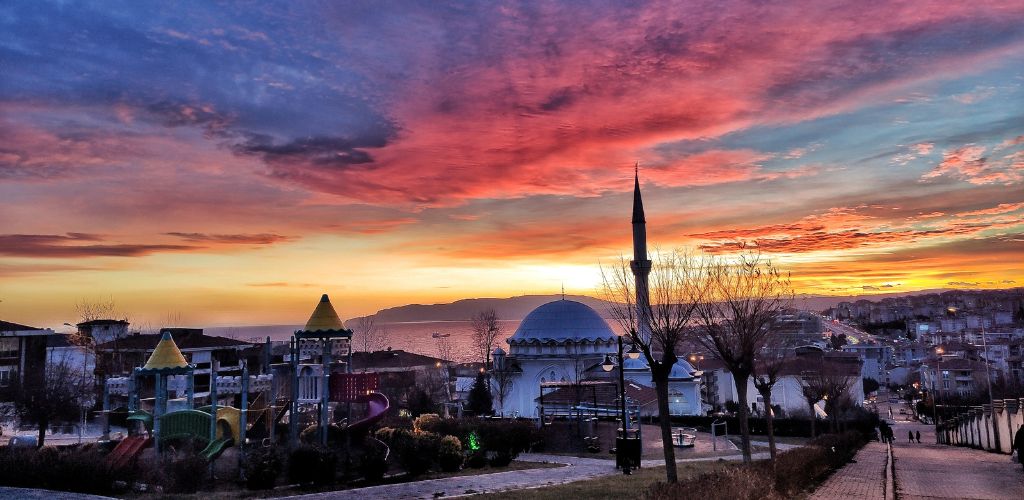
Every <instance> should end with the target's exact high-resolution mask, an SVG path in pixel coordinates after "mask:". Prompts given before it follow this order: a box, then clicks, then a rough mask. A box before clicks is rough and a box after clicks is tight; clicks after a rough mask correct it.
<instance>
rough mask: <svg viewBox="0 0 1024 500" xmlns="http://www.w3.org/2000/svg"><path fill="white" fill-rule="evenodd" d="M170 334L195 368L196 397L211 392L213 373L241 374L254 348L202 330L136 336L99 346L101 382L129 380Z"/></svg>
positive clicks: (97, 357) (161, 331) (169, 329)
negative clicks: (116, 378) (247, 352)
mask: <svg viewBox="0 0 1024 500" xmlns="http://www.w3.org/2000/svg"><path fill="white" fill-rule="evenodd" d="M165 332H166V333H170V335H171V337H172V338H173V339H174V343H175V344H177V346H178V348H179V349H180V350H181V353H182V355H184V356H185V359H186V360H187V361H188V362H189V364H191V365H195V367H196V369H195V372H194V373H195V390H196V393H197V394H198V393H201V392H206V391H209V387H210V373H211V372H212V371H214V370H216V371H218V372H231V371H239V372H240V371H241V369H242V367H241V366H240V364H239V361H240V360H241V359H243V357H244V356H243V352H244V351H245V350H246V349H249V348H251V347H252V346H253V344H250V343H249V342H243V341H241V340H236V339H232V338H228V337H217V336H213V335H204V334H203V329H202V328H162V329H161V330H160V333H157V334H140V333H133V334H131V335H128V336H127V337H121V338H114V340H111V341H109V342H105V343H102V344H99V345H97V346H96V373H97V376H98V377H100V378H101V379H104V378H105V377H110V376H118V375H122V376H126V375H129V374H130V373H131V370H133V369H134V368H135V367H137V366H142V365H144V364H145V363H146V360H147V359H149V356H150V354H152V352H153V349H155V348H156V345H157V344H158V343H159V342H160V339H161V337H162V336H163V334H164V333H165Z"/></svg>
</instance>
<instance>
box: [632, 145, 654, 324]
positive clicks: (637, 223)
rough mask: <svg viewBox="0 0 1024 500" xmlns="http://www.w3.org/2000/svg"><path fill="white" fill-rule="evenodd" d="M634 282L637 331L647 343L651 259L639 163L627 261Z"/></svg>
mask: <svg viewBox="0 0 1024 500" xmlns="http://www.w3.org/2000/svg"><path fill="white" fill-rule="evenodd" d="M629 268H630V269H632V270H633V279H634V280H635V282H636V308H637V320H638V323H639V325H638V328H639V331H638V333H639V334H640V338H641V339H642V340H643V341H644V342H645V343H649V342H650V338H651V331H650V328H649V327H648V321H647V312H646V311H647V306H648V305H649V304H650V301H651V297H650V292H649V291H648V286H647V275H648V274H650V273H651V261H650V260H648V258H647V219H645V218H644V202H643V199H641V197H640V164H639V163H637V164H636V166H635V170H634V171H633V260H631V261H630V262H629Z"/></svg>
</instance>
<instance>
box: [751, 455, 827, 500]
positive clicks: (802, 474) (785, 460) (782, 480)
mask: <svg viewBox="0 0 1024 500" xmlns="http://www.w3.org/2000/svg"><path fill="white" fill-rule="evenodd" d="M759 465H760V466H762V467H763V468H765V470H766V472H767V473H770V472H771V463H769V462H763V463H761V464H759ZM829 470H830V469H829V465H828V460H827V458H826V456H825V450H824V449H823V448H820V447H817V446H804V447H800V448H794V449H792V450H789V451H784V452H782V453H779V455H778V456H777V457H776V458H775V491H777V492H778V493H779V494H780V495H783V496H785V497H788V498H792V497H794V496H796V495H797V493H799V492H800V491H802V490H804V489H806V488H807V487H808V486H809V485H810V484H812V483H814V482H815V481H816V480H818V479H819V478H821V477H823V476H824V475H825V474H827V473H828V471H829Z"/></svg>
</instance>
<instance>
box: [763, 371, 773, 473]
mask: <svg viewBox="0 0 1024 500" xmlns="http://www.w3.org/2000/svg"><path fill="white" fill-rule="evenodd" d="M761 397H763V398H764V409H765V412H764V419H765V425H766V426H767V427H768V454H769V455H770V456H771V457H772V468H773V469H774V468H775V415H773V414H772V413H773V412H772V391H771V389H770V388H769V389H768V391H767V392H762V393H761Z"/></svg>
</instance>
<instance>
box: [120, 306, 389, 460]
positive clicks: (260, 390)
mask: <svg viewBox="0 0 1024 500" xmlns="http://www.w3.org/2000/svg"><path fill="white" fill-rule="evenodd" d="M351 338H352V331H351V330H348V329H345V327H344V324H343V323H342V322H341V319H340V318H339V317H338V315H337V313H336V312H335V310H334V307H333V306H332V305H331V303H330V299H329V298H328V297H327V295H326V294H324V295H323V296H322V297H321V299H320V302H319V304H317V307H316V309H315V310H314V311H313V314H312V315H311V316H310V318H309V321H307V323H306V325H305V327H304V328H303V329H302V330H298V331H296V332H294V334H293V337H292V339H291V341H290V342H289V359H288V360H287V361H288V362H286V363H278V364H273V365H269V364H266V363H265V364H264V365H265V366H263V369H264V370H266V369H269V370H270V371H271V373H262V374H256V375H250V374H249V367H248V364H247V363H243V364H242V372H241V375H240V376H221V375H218V373H217V369H216V368H215V367H212V368H211V373H210V384H209V392H208V393H203V394H198V395H197V394H196V392H195V367H194V366H193V365H191V364H189V363H188V362H187V360H186V359H185V356H184V355H182V353H181V350H180V349H179V348H178V346H177V344H176V343H175V341H174V338H173V336H172V335H171V334H170V332H165V333H164V334H163V336H162V337H161V339H160V341H159V343H158V344H157V346H156V348H155V349H154V351H153V353H152V355H151V356H150V358H149V360H148V361H147V362H146V364H145V365H144V366H142V367H139V368H135V369H134V370H133V371H132V374H131V376H129V377H113V378H109V379H107V380H106V383H105V384H104V391H103V410H104V428H103V438H102V439H103V440H109V435H110V414H111V397H112V396H118V397H124V398H127V409H128V415H129V416H128V417H127V422H128V424H129V429H130V431H129V436H128V437H126V438H124V439H122V440H121V441H120V442H119V443H118V444H117V446H116V447H114V449H113V450H112V451H111V452H110V454H109V455H108V456H107V458H106V460H107V463H108V464H109V465H110V466H111V467H114V468H118V467H125V466H127V465H129V464H131V463H132V462H133V461H134V460H136V459H137V457H139V456H140V455H141V454H142V452H143V450H145V449H146V448H148V447H150V446H152V447H153V448H154V449H155V450H156V452H157V454H159V453H160V452H161V451H163V449H164V446H165V444H166V443H167V442H170V441H174V440H180V439H191V440H193V441H195V442H198V443H204V444H205V448H203V450H202V451H201V452H199V454H200V456H202V457H204V458H206V459H207V460H209V461H211V462H212V461H214V460H216V459H217V458H218V457H219V456H220V455H221V454H222V453H223V452H224V451H225V450H227V449H228V448H229V447H232V446H237V447H238V449H239V453H238V458H239V464H241V463H242V460H244V450H245V447H246V445H247V444H249V443H259V444H261V445H263V446H273V445H276V444H278V443H279V441H285V443H284V444H286V445H288V446H294V445H295V444H297V443H298V434H299V427H300V425H303V426H309V425H314V424H315V425H316V426H317V429H318V436H317V437H318V441H319V442H320V444H321V445H326V444H327V442H328V440H327V438H328V427H329V425H331V424H341V428H342V430H343V431H344V432H345V434H346V436H347V439H346V446H348V443H349V442H350V441H351V439H350V438H351V435H352V434H355V433H362V432H365V431H367V430H368V429H369V428H370V427H371V426H372V425H373V424H374V423H376V422H377V421H379V420H380V419H381V418H383V416H384V415H385V413H386V412H387V411H388V410H389V409H390V404H389V402H388V399H387V397H385V396H384V395H383V394H381V393H380V392H377V385H378V380H377V376H376V374H373V373H366V374H352V373H351V369H350V367H351ZM268 342H269V340H268ZM335 360H341V361H335ZM150 380H152V386H151V387H152V391H153V398H152V404H151V405H149V407H148V408H143V404H144V403H145V402H146V401H144V400H143V399H142V397H141V396H142V393H143V389H144V388H145V389H149V387H150V386H149V385H148V384H147V382H149V381H150ZM172 394H173V396H174V397H173V398H172V397H170V396H171V395H172ZM250 395H255V397H253V398H252V399H250ZM225 396H227V397H230V398H231V399H234V398H235V397H236V396H238V397H239V399H240V405H239V406H240V408H235V407H233V406H229V405H221V404H220V400H221V398H223V397H225ZM197 399H203V400H207V402H208V404H206V405H205V406H202V407H198V408H197V407H196V406H195V405H196V400H197ZM353 403H360V404H365V406H366V413H365V415H364V416H363V417H362V418H361V419H359V420H355V421H353V419H352V404H353ZM341 404H344V405H345V409H346V410H347V411H346V417H345V418H344V420H343V421H341V422H336V421H334V420H335V419H333V418H332V415H336V414H337V413H336V410H337V409H338V406H339V405H341ZM285 419H286V420H287V431H288V432H287V433H281V432H279V431H278V427H279V424H280V422H281V421H282V420H285ZM132 427H135V428H136V429H137V431H135V432H132V430H131V429H132ZM239 470H241V467H239Z"/></svg>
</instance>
